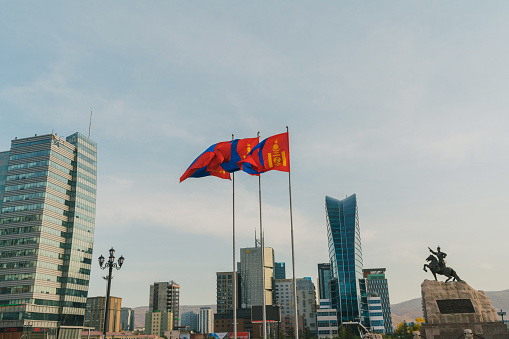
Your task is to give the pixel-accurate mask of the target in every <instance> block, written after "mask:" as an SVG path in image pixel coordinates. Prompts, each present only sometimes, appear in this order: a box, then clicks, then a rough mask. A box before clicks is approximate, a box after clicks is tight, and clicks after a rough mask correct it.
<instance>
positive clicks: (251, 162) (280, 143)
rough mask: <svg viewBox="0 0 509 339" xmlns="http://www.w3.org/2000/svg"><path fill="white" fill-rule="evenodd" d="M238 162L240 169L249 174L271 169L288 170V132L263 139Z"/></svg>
mask: <svg viewBox="0 0 509 339" xmlns="http://www.w3.org/2000/svg"><path fill="white" fill-rule="evenodd" d="M239 163H240V164H241V165H242V170H243V171H244V172H247V173H249V174H251V175H258V174H260V173H264V172H268V171H272V170H276V171H282V172H290V146H289V142H288V132H286V133H281V134H277V135H273V136H271V137H268V138H267V139H265V140H263V141H262V142H260V143H259V144H258V145H256V146H255V148H253V150H252V151H251V152H250V153H249V155H248V156H247V157H246V158H245V159H244V160H242V161H240V162H239Z"/></svg>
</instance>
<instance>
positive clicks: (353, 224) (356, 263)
mask: <svg viewBox="0 0 509 339" xmlns="http://www.w3.org/2000/svg"><path fill="white" fill-rule="evenodd" d="M325 210H326V215H327V236H328V241H329V257H330V262H331V271H332V280H331V282H330V283H329V288H330V292H331V306H332V307H335V308H336V309H337V312H338V321H339V323H345V322H359V320H360V321H361V322H362V323H363V325H364V326H366V327H369V319H368V317H367V305H366V304H365V302H366V301H367V300H365V299H366V296H365V288H363V286H361V284H360V282H359V280H360V279H363V274H362V249H361V236H360V227H359V216H358V212H357V198H356V195H355V194H354V195H351V196H349V197H347V198H345V199H343V200H338V199H334V198H331V197H328V196H327V197H325Z"/></svg>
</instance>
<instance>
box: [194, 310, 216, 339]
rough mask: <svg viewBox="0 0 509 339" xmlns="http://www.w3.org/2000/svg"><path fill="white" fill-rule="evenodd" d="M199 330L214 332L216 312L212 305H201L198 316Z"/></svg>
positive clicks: (201, 331)
mask: <svg viewBox="0 0 509 339" xmlns="http://www.w3.org/2000/svg"><path fill="white" fill-rule="evenodd" d="M198 331H199V332H200V333H213V332H214V312H213V311H212V309H211V308H210V307H200V315H199V317H198Z"/></svg>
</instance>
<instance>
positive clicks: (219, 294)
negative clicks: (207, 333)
mask: <svg viewBox="0 0 509 339" xmlns="http://www.w3.org/2000/svg"><path fill="white" fill-rule="evenodd" d="M235 276H236V277H237V278H236V279H237V305H236V307H237V308H239V306H240V305H241V290H242V288H241V281H240V275H239V272H235ZM233 282H234V279H233V272H216V305H217V313H226V312H228V311H233Z"/></svg>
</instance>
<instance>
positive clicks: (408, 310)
mask: <svg viewBox="0 0 509 339" xmlns="http://www.w3.org/2000/svg"><path fill="white" fill-rule="evenodd" d="M484 293H485V294H486V296H487V297H488V298H490V300H491V304H492V305H493V307H495V309H496V310H497V311H498V310H500V309H502V310H507V309H509V290H503V291H487V292H484ZM391 312H392V324H393V325H396V324H397V323H401V322H403V321H406V322H412V321H415V318H419V317H422V316H423V314H422V305H421V298H415V299H410V300H407V301H403V302H401V303H399V304H394V305H391Z"/></svg>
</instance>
